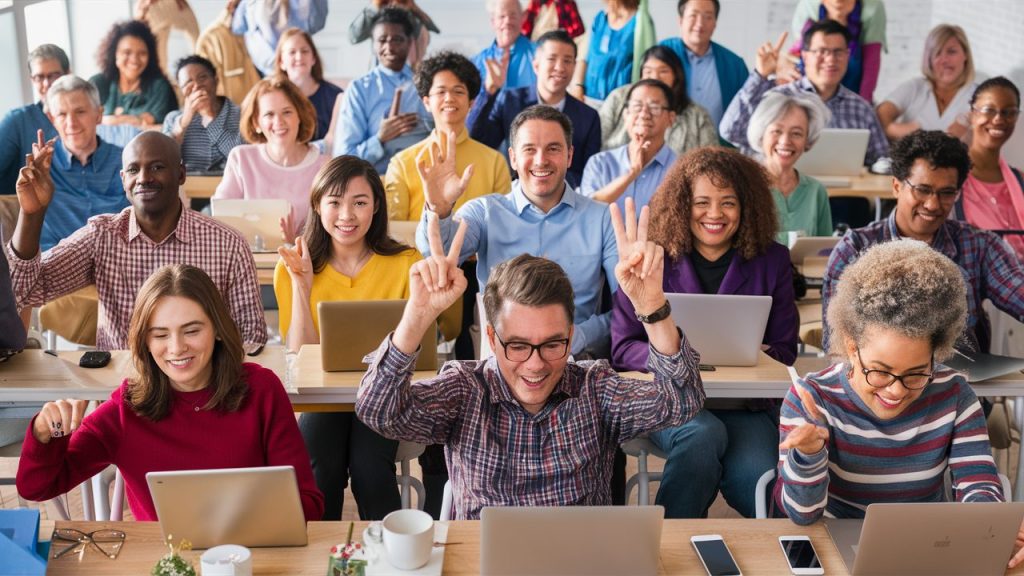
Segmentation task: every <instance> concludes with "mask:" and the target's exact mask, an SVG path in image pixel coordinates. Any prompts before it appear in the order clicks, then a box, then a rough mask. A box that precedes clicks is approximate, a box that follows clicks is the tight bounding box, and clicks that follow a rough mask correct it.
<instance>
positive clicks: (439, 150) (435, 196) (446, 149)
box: [416, 130, 473, 218]
mask: <svg viewBox="0 0 1024 576" xmlns="http://www.w3.org/2000/svg"><path fill="white" fill-rule="evenodd" d="M428 155H429V156H430V166H427V156H428ZM416 171H417V172H419V174H420V180H421V181H422V182H423V200H424V202H425V203H426V205H427V208H428V209H429V210H430V211H431V212H433V213H434V214H437V215H438V216H439V217H441V218H447V217H448V215H449V214H451V211H452V207H454V206H455V202H456V201H457V200H458V199H459V197H460V196H462V193H463V192H465V191H466V187H467V186H469V179H470V178H472V176H473V165H472V164H470V165H469V166H466V170H465V171H463V173H462V177H461V178H460V177H459V175H458V173H457V172H456V171H455V132H453V131H448V132H441V131H440V130H438V131H437V132H436V139H435V140H434V141H432V142H431V143H430V145H429V146H424V147H423V149H422V150H420V153H419V154H417V155H416Z"/></svg>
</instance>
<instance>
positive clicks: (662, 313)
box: [636, 300, 672, 324]
mask: <svg viewBox="0 0 1024 576" xmlns="http://www.w3.org/2000/svg"><path fill="white" fill-rule="evenodd" d="M671 313H672V306H671V305H669V303H668V300H665V303H664V304H662V305H661V308H658V309H657V310H655V311H654V312H651V313H650V314H641V313H639V312H636V319H637V320H639V321H640V322H643V323H644V324H654V323H655V322H661V321H662V320H664V319H665V318H668V317H669V314H671Z"/></svg>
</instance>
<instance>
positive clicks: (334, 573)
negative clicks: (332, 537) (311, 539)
mask: <svg viewBox="0 0 1024 576" xmlns="http://www.w3.org/2000/svg"><path fill="white" fill-rule="evenodd" d="M354 527H355V523H349V525H348V537H347V538H346V539H345V542H346V543H345V544H336V545H334V546H331V554H330V556H329V557H328V562H327V576H366V560H363V559H360V558H355V557H354V556H355V555H356V554H358V553H359V552H361V551H362V549H363V545H362V544H360V543H358V542H352V529H353V528H354Z"/></svg>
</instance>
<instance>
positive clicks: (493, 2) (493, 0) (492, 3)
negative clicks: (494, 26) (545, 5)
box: [487, 0, 523, 14]
mask: <svg viewBox="0 0 1024 576" xmlns="http://www.w3.org/2000/svg"><path fill="white" fill-rule="evenodd" d="M509 1H514V2H515V4H516V6H518V7H519V13H520V14H522V13H523V5H522V4H521V3H520V2H519V0H487V13H488V14H494V13H495V12H496V11H497V10H498V6H499V5H500V4H502V3H503V2H509Z"/></svg>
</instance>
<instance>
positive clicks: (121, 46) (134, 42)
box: [89, 20, 178, 126]
mask: <svg viewBox="0 0 1024 576" xmlns="http://www.w3.org/2000/svg"><path fill="white" fill-rule="evenodd" d="M96 61H97V64H98V65H99V68H100V73H99V74H96V75H95V76H93V77H92V78H89V82H92V83H93V85H95V86H96V89H97V90H99V91H100V101H101V102H102V103H103V123H104V124H134V125H136V126H139V125H142V126H148V125H153V124H160V123H162V122H163V121H164V117H165V116H167V113H168V112H170V111H171V110H176V109H177V108H178V100H177V98H176V97H175V96H174V89H172V88H171V83H170V82H168V81H167V78H166V77H164V73H163V72H162V71H161V70H160V63H159V62H157V57H156V38H154V37H153V33H152V32H150V31H149V26H147V25H146V23H145V22H140V21H138V20H129V21H127V22H119V23H117V24H114V26H113V27H112V28H111V29H110V32H109V33H107V37H106V38H104V39H103V41H102V42H101V43H100V49H99V51H98V52H97V53H96Z"/></svg>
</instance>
